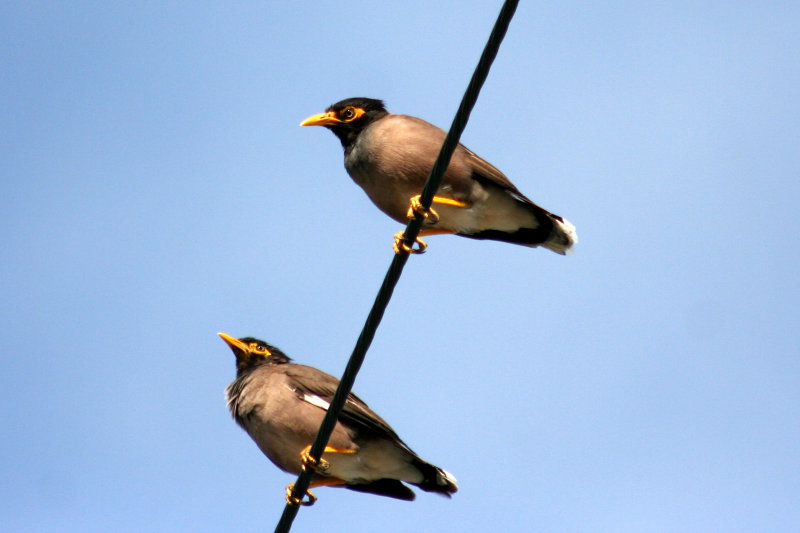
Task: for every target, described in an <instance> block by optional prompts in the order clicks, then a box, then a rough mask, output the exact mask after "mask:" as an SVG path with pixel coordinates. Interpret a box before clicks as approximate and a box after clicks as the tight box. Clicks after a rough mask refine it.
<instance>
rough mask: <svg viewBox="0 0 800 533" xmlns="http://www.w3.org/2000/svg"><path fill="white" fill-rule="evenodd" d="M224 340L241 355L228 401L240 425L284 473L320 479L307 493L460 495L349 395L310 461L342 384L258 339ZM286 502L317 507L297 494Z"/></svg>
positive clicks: (443, 473) (448, 479) (438, 471)
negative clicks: (308, 471) (308, 472)
mask: <svg viewBox="0 0 800 533" xmlns="http://www.w3.org/2000/svg"><path fill="white" fill-rule="evenodd" d="M219 336H220V337H222V339H223V340H224V341H225V342H226V343H228V346H230V348H231V350H233V353H234V355H236V379H235V380H234V381H233V382H232V383H231V384H230V385H229V386H228V388H227V389H226V391H225V395H226V397H227V400H228V408H229V409H230V411H231V414H232V415H233V418H234V419H235V420H236V422H237V423H238V424H239V425H240V426H241V427H242V428H244V430H245V431H246V432H247V433H248V435H250V437H251V438H252V439H253V440H254V441H255V443H256V444H257V445H258V447H259V448H260V449H261V451H262V452H264V455H266V456H267V457H268V458H269V459H270V460H271V461H272V462H273V463H275V465H277V466H278V468H280V469H281V470H284V471H286V472H290V473H293V474H299V473H300V471H301V469H303V468H308V467H310V468H312V470H313V471H314V472H315V473H314V476H313V477H312V479H311V484H310V486H309V488H314V487H323V486H336V487H345V488H348V489H351V490H354V491H358V492H369V493H372V494H378V495H380V496H389V497H391V498H397V499H400V500H413V499H414V492H413V491H412V490H411V489H410V488H408V487H407V486H406V485H404V484H403V482H406V483H410V484H412V485H416V486H417V487H419V488H421V489H422V490H424V491H427V492H436V493H439V494H442V495H444V496H447V497H450V494H452V493H454V492H456V490H458V486H457V485H456V480H455V478H454V477H453V475H452V474H450V473H448V472H446V471H445V470H442V469H441V468H439V467H436V466H434V465H432V464H430V463H427V462H425V461H423V460H422V459H420V458H419V456H417V454H415V453H414V452H413V451H412V450H411V448H409V447H408V446H407V445H406V443H404V442H403V441H402V440H401V439H400V437H398V436H397V433H395V432H394V430H393V429H392V428H391V427H389V424H387V423H386V422H385V421H384V420H383V419H382V418H381V417H380V416H378V415H377V414H376V413H375V412H374V411H373V410H372V409H370V408H369V407H368V406H367V404H365V403H364V402H363V401H361V399H359V398H358V397H357V396H356V395H355V394H352V393H351V394H350V395H349V396H348V397H347V400H346V402H345V405H344V409H343V410H342V413H341V415H340V416H339V420H338V421H337V423H336V427H335V428H334V430H333V433H332V434H331V438H330V440H329V442H328V445H327V446H326V447H325V452H324V453H323V454H322V457H321V459H320V460H319V461H314V459H313V458H312V457H311V456H310V455H309V451H310V449H311V443H312V442H313V441H314V438H315V437H316V434H317V431H318V430H319V426H320V424H321V423H322V419H323V418H324V416H325V412H326V411H327V409H328V405H329V403H330V401H331V399H332V398H333V394H334V392H336V388H337V387H338V385H339V380H338V379H336V378H335V377H333V376H331V375H329V374H326V373H325V372H322V371H321V370H317V369H316V368H312V367H310V366H305V365H298V364H294V363H292V362H291V359H289V357H287V356H286V354H284V353H283V352H282V351H280V350H279V349H278V348H275V347H274V346H271V345H269V344H267V343H266V342H264V341H262V340H259V339H255V338H253V337H244V338H241V339H235V338H233V337H231V336H230V335H227V334H225V333H219ZM293 488H294V484H291V485H289V486H288V487H286V499H287V502H289V503H290V504H293V505H298V504H303V505H311V504H313V503H314V501H316V496H314V495H313V494H312V493H311V492H310V491H309V492H308V494H309V498H310V500H302V501H301V500H300V499H298V498H296V497H295V496H293V495H292V489H293Z"/></svg>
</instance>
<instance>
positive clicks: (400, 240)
mask: <svg viewBox="0 0 800 533" xmlns="http://www.w3.org/2000/svg"><path fill="white" fill-rule="evenodd" d="M404 234H405V230H403V231H398V232H397V233H395V234H394V246H393V248H394V253H396V254H424V253H425V248H427V247H428V244H427V243H426V242H425V241H423V240H422V239H420V238H419V237H417V240H416V242H417V245H419V248H414V245H413V244H412V245H411V246H409V245H407V244H406V242H405V238H404Z"/></svg>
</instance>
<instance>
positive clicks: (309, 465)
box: [300, 444, 331, 475]
mask: <svg viewBox="0 0 800 533" xmlns="http://www.w3.org/2000/svg"><path fill="white" fill-rule="evenodd" d="M326 448H327V446H326ZM310 452H311V445H310V444H309V445H308V446H306V447H305V448H303V451H302V452H300V462H301V464H302V469H303V471H308V470H311V471H313V472H316V473H317V474H323V475H324V474H325V473H326V472H327V471H328V469H329V468H330V467H331V464H330V463H329V462H328V461H326V460H325V459H323V458H322V457H320V458H319V459H315V458H313V457H311V453H310Z"/></svg>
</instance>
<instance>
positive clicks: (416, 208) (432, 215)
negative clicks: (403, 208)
mask: <svg viewBox="0 0 800 533" xmlns="http://www.w3.org/2000/svg"><path fill="white" fill-rule="evenodd" d="M419 197H420V195H419V194H417V195H416V196H412V197H411V201H410V202H411V206H410V207H409V208H408V213H407V214H406V216H408V218H414V216H415V215H416V214H420V215H422V218H424V219H425V220H428V222H429V223H430V224H431V225H433V224H436V223H437V222H439V213H437V212H436V211H435V210H434V209H433V207H430V208H429V209H427V210H426V209H425V208H424V207H422V204H421V203H419ZM433 203H434V204H441V205H451V206H453V207H469V204H467V203H466V202H462V201H460V200H454V199H453V198H447V197H446V196H434V197H433Z"/></svg>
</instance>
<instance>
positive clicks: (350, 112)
mask: <svg viewBox="0 0 800 533" xmlns="http://www.w3.org/2000/svg"><path fill="white" fill-rule="evenodd" d="M355 115H356V112H355V110H354V109H353V108H352V107H346V108H344V111H342V118H343V119H345V120H350V119H352V118H353V117H354V116H355Z"/></svg>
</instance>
